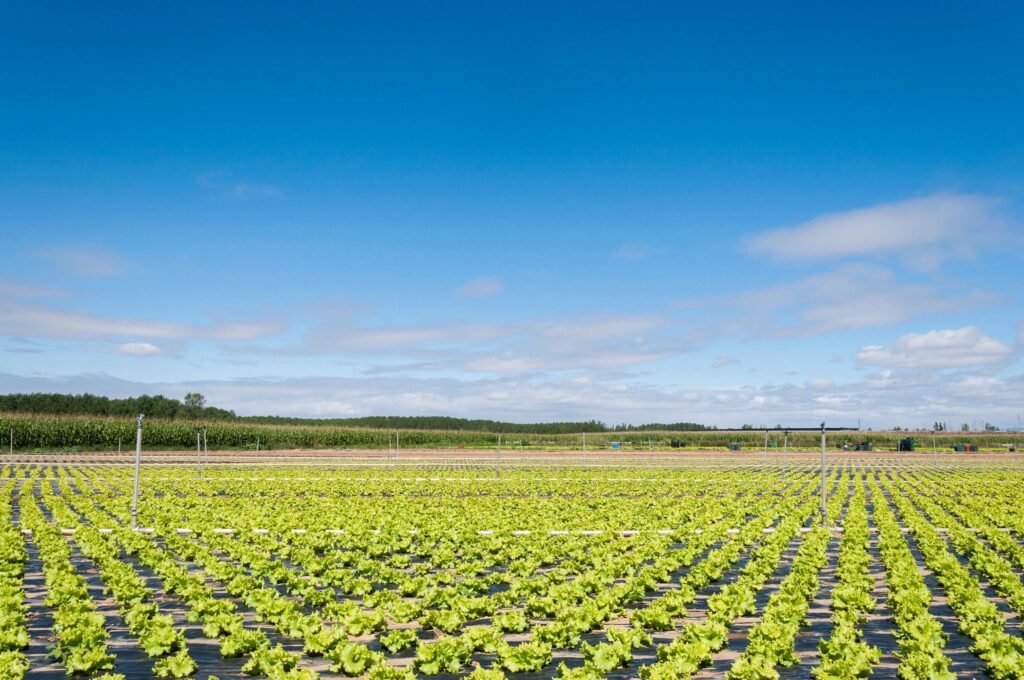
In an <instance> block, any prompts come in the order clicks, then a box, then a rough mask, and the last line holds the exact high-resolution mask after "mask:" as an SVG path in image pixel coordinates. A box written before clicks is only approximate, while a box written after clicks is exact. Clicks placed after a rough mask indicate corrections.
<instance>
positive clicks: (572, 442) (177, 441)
mask: <svg viewBox="0 0 1024 680" xmlns="http://www.w3.org/2000/svg"><path fill="white" fill-rule="evenodd" d="M12 428H13V430H14V448H15V449H16V450H19V451H26V450H29V451H99V450H112V449H116V448H117V445H118V439H119V438H120V439H121V442H122V447H123V448H124V449H125V450H127V449H130V448H133V447H134V445H135V419H134V418H125V417H122V418H100V417H74V416H45V415H11V414H7V415H0V452H2V451H4V450H6V449H7V447H8V436H9V434H10V431H11V429H12ZM202 429H205V430H206V436H207V441H208V443H209V447H210V448H211V449H236V450H253V449H255V448H256V445H257V443H256V442H257V439H258V440H259V446H260V448H261V449H352V448H376V449H386V448H387V447H388V445H389V439H390V443H391V445H392V446H393V445H394V437H395V432H394V430H382V429H371V428H354V427H331V426H323V425H317V426H312V425H305V426H303V425H254V424H246V423H238V422H225V421H219V422H218V421H209V422H202V421H194V422H189V421H180V420H173V421H172V420H158V419H152V420H150V419H147V420H146V422H145V427H144V430H143V445H144V447H145V448H147V449H183V450H189V449H194V448H195V445H196V432H197V431H199V430H202ZM907 436H915V435H914V433H908V432H830V433H829V434H828V445H829V448H830V449H832V448H836V447H841V446H843V445H847V444H849V445H852V444H854V443H858V442H863V441H867V442H870V443H871V445H872V446H873V447H875V448H876V449H881V450H885V449H891V450H895V448H896V444H897V442H898V441H899V440H900V439H901V438H903V437H907ZM498 437H499V434H498V433H495V432H472V431H465V430H459V431H455V430H402V431H401V442H402V447H403V448H439V449H457V448H460V447H465V448H485V449H486V448H494V447H496V446H497V444H498ZM500 437H501V440H502V446H503V448H512V447H517V446H519V442H522V444H523V445H524V446H528V447H534V448H541V447H549V448H566V449H570V448H572V449H578V448H580V447H581V445H582V435H580V434H527V433H514V434H509V433H502V434H501V435H500ZM916 440H917V445H918V450H924V451H927V450H930V449H931V435H930V434H928V433H924V434H918V435H917V436H916ZM586 441H587V447H588V448H590V449H604V448H610V447H611V446H612V443H613V442H619V445H620V447H622V448H629V449H643V448H646V447H647V446H648V445H649V443H650V444H652V445H653V446H654V447H655V448H668V447H670V446H671V444H672V442H673V441H675V442H676V443H677V445H682V446H683V447H684V450H685V449H700V448H723V449H724V448H725V447H727V446H728V445H729V444H732V443H738V444H740V445H742V446H743V448H744V449H746V450H752V451H756V450H761V449H763V447H764V432H763V431H757V430H753V431H750V432H722V431H715V430H710V431H703V432H602V433H588V434H587V436H586ZM768 441H769V445H770V446H775V447H777V448H779V449H781V448H782V445H783V433H782V432H781V431H775V430H769V434H768ZM819 441H820V440H819V435H818V434H817V433H816V432H795V433H791V434H790V435H789V445H790V447H793V448H804V449H807V448H815V447H817V446H818V445H819ZM1013 441H1014V435H1013V434H1012V433H1001V432H1000V433H962V432H946V433H939V434H937V435H936V442H937V446H938V448H939V450H941V451H950V450H951V448H952V446H953V445H954V444H974V445H976V446H979V447H981V448H983V449H997V448H1000V447H1001V446H1002V445H1003V444H1004V443H1011V442H1013ZM1020 443H1024V441H1022V442H1020Z"/></svg>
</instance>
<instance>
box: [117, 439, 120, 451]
mask: <svg viewBox="0 0 1024 680" xmlns="http://www.w3.org/2000/svg"><path fill="white" fill-rule="evenodd" d="M117 452H118V453H121V438H120V437H118V438H117Z"/></svg>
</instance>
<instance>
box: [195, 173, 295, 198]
mask: <svg viewBox="0 0 1024 680" xmlns="http://www.w3.org/2000/svg"><path fill="white" fill-rule="evenodd" d="M196 184H198V185H199V186H200V187H201V188H203V189H204V190H206V192H207V193H208V194H210V195H211V196H214V197H216V198H223V199H227V200H234V201H253V200H260V199H273V198H281V196H282V195H283V194H282V192H281V190H280V189H279V188H278V187H277V186H275V185H273V184H268V183H266V182H255V181H252V180H245V179H237V178H235V177H233V176H232V175H231V173H229V172H223V171H212V172H206V173H203V174H201V175H199V176H198V177H196Z"/></svg>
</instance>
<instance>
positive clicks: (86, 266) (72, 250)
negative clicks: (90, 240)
mask: <svg viewBox="0 0 1024 680" xmlns="http://www.w3.org/2000/svg"><path fill="white" fill-rule="evenodd" d="M39 256H40V257H41V258H43V259H44V260H48V261H49V262H51V263H53V264H55V265H57V266H58V267H59V268H61V269H62V270H63V271H64V272H66V273H68V274H72V275H74V276H82V277H86V278H97V279H100V278H109V277H112V276H120V275H122V274H127V273H130V272H134V271H138V269H139V266H138V265H137V264H136V263H134V262H132V261H131V260H128V259H127V258H124V257H122V256H121V255H118V254H117V253H113V252H110V251H109V250H103V249H102V248H96V247H94V246H51V247H48V248H44V249H42V250H41V251H39Z"/></svg>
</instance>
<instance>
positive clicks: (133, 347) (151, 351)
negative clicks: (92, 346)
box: [114, 342, 163, 357]
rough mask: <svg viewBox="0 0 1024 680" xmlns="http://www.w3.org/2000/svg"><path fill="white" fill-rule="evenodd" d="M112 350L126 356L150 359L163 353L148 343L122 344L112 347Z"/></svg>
mask: <svg viewBox="0 0 1024 680" xmlns="http://www.w3.org/2000/svg"><path fill="white" fill-rule="evenodd" d="M114 349H116V350H117V351H118V352H120V353H121V354H127V355H128V356H131V357H151V356H156V355H157V354H161V353H162V352H163V350H161V349H160V348H159V347H157V346H156V345H154V344H152V343H149V342H123V343H120V344H118V345H114Z"/></svg>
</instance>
